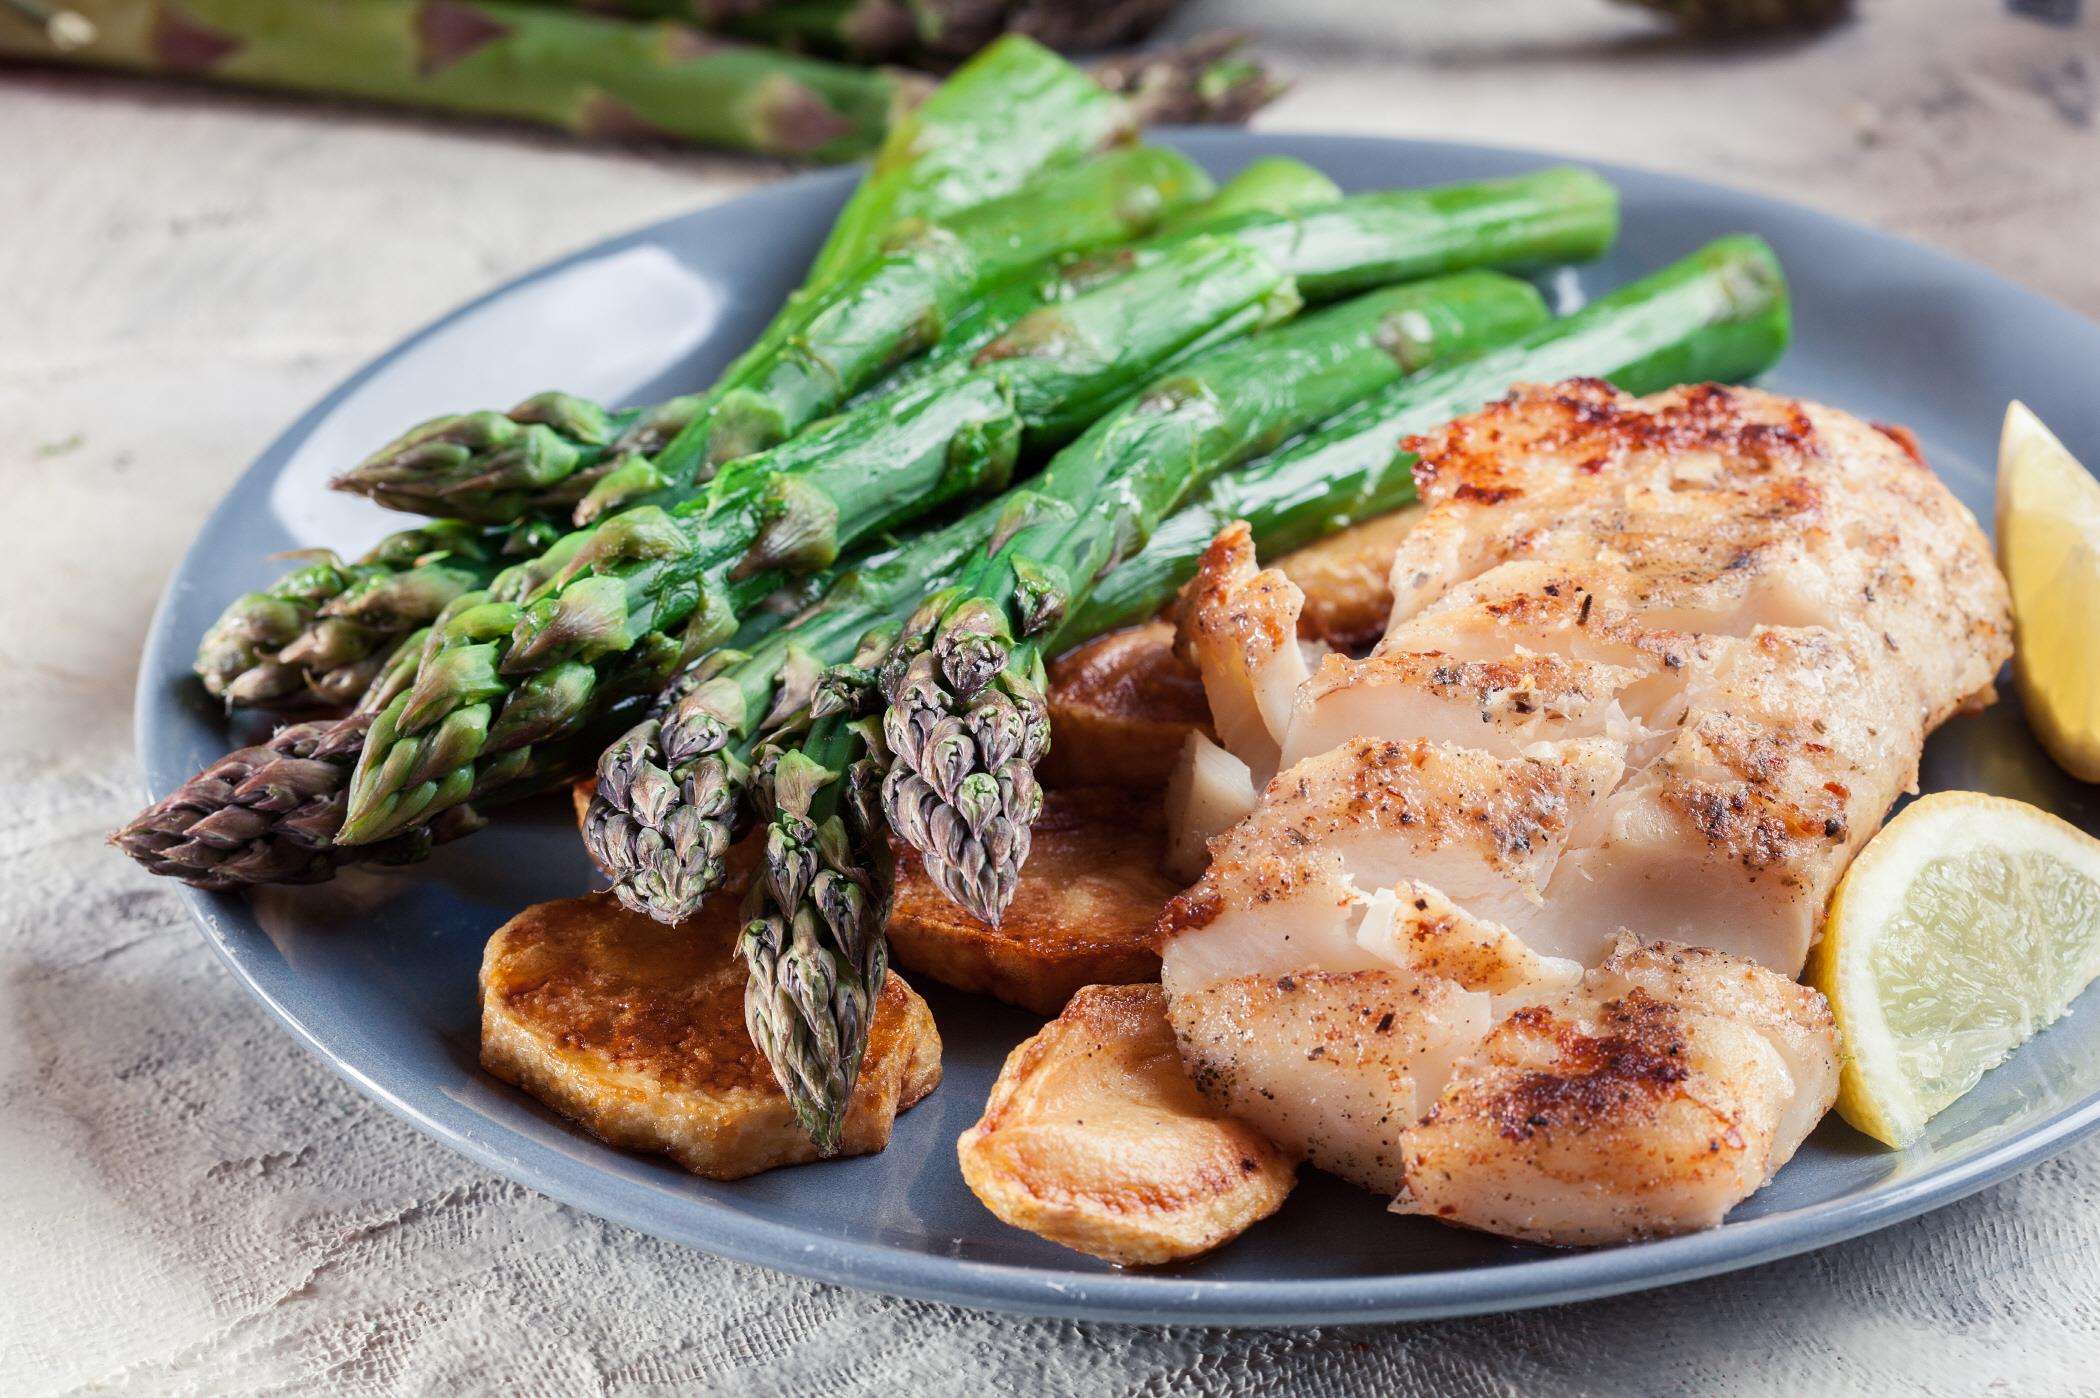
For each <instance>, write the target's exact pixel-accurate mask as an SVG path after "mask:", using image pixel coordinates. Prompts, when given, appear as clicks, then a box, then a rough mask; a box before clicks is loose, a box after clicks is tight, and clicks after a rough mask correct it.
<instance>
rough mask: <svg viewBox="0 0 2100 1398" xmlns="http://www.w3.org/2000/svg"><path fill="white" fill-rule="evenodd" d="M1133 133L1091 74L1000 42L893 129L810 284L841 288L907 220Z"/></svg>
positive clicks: (1016, 39)
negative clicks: (837, 283) (840, 283)
mask: <svg viewBox="0 0 2100 1398" xmlns="http://www.w3.org/2000/svg"><path fill="white" fill-rule="evenodd" d="M1134 130H1135V127H1134V125H1133V121H1132V116H1131V111H1130V109H1129V107H1128V106H1127V105H1126V104H1125V103H1123V102H1122V101H1121V100H1119V99H1118V98H1117V97H1116V96H1114V95H1113V94H1111V93H1110V92H1108V91H1107V90H1106V89H1104V88H1103V87H1102V86H1101V85H1100V84H1099V83H1097V82H1095V81H1094V80H1093V79H1092V78H1090V77H1088V76H1087V75H1086V74H1085V73H1082V72H1081V71H1079V69H1077V68H1075V67H1073V66H1072V65H1071V64H1069V63H1067V62H1065V61H1064V60H1063V59H1062V58H1059V57H1058V56H1057V55H1056V54H1054V53H1052V52H1050V50H1048V49H1046V48H1044V47H1043V46H1042V45H1041V44H1038V43H1036V42H1035V41H1034V40H1032V39H1024V38H1021V37H1020V36H1018V35H1014V36H1010V37H1008V38H1004V39H1001V40H999V41H998V42H997V43H995V44H992V45H990V46H989V47H987V48H986V49H984V50H983V51H982V52H981V53H979V54H978V55H977V56H976V57H974V58H972V59H971V60H970V61H969V62H968V63H965V64H964V65H963V66H962V67H961V68H958V69H957V70H956V71H955V73H954V75H953V76H952V77H950V78H949V79H948V80H947V81H946V82H944V83H942V84H941V85H940V86H939V87H938V88H936V89H934V91H933V93H932V95H931V96H929V97H927V98H926V99H925V101H923V102H921V103H920V104H919V105H918V106H917V107H916V108H915V109H913V110H912V111H911V112H910V113H909V114H907V115H905V116H902V117H900V118H899V119H898V120H897V121H896V122H895V123H894V124H893V125H892V126H891V127H890V129H889V131H888V133H887V134H886V135H885V136H884V137H883V141H882V148H881V149H880V150H878V151H877V152H876V153H875V163H874V166H873V168H871V169H870V170H869V171H868V177H867V179H865V180H864V181H862V183H861V186H860V188H859V189H858V190H857V191H855V193H854V196H853V199H852V200H851V201H850V202H849V203H848V204H847V205H846V207H845V208H844V209H843V210H841V211H840V213H839V217H838V221H837V222H836V223H834V224H833V225H832V227H831V232H830V234H829V235H828V236H827V237H826V238H825V240H824V246H823V247H821V248H819V249H818V250H817V255H816V259H815V261H814V262H812V263H811V265H810V269H809V276H808V278H807V279H806V281H805V282H804V286H805V287H806V288H807V289H808V290H810V291H820V290H822V289H823V288H824V287H826V286H829V285H830V284H831V283H833V282H835V281H838V280H839V279H840V278H842V277H844V276H845V275H846V274H847V273H849V272H851V271H853V270H854V269H855V268H857V267H858V266H859V265H860V263H861V261H862V260H863V259H864V258H866V257H867V256H868V254H869V253H870V252H871V251H872V250H874V249H875V248H878V247H880V246H881V245H882V243H883V241H884V239H885V238H887V237H888V235H889V232H890V230H891V229H892V228H895V227H896V226H897V225H898V224H900V223H906V222H910V221H912V220H915V219H925V220H930V221H937V220H939V219H941V218H943V217H944V216H946V215H948V214H951V213H954V212H955V211H957V210H959V209H966V208H969V207H971V206H972V205H975V204H983V203H987V202H989V201H991V200H993V199H997V198H1001V197H1003V196H1005V195H1009V194H1014V193H1017V192H1019V191H1020V190H1021V188H1022V187H1023V186H1025V185H1026V184H1027V183H1028V182H1029V180H1031V179H1032V178H1034V177H1035V176H1036V174H1037V173H1038V172H1040V171H1044V170H1049V169H1054V168H1056V167H1058V166H1060V165H1069V164H1073V163H1075V162H1077V161H1079V160H1080V159H1082V158H1084V157H1085V156H1087V155H1090V154H1092V153H1093V152H1095V151H1099V150H1102V149H1105V148H1106V147H1108V146H1111V145H1114V144H1115V143H1116V142H1118V141H1121V140H1124V139H1127V138H1128V137H1129V136H1130V135H1131V134H1133V132H1134Z"/></svg>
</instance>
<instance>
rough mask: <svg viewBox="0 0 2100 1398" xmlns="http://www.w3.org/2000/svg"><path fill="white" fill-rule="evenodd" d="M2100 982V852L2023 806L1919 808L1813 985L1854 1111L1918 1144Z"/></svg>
mask: <svg viewBox="0 0 2100 1398" xmlns="http://www.w3.org/2000/svg"><path fill="white" fill-rule="evenodd" d="M2096 975H2100V840H2095V839H2094V838H2093V837H2092V836H2090V835H2087V834H2086V833H2085V832H2084V831H2082V830H2079V829H2078V828H2077V827H2076V826H2073V825H2069V824H2067V823H2065V822H2064V821H2061V820H2058V819H2057V818H2056V817H2055V816H2053V815H2050V814H2049V813H2048V812H2047V811H2041V810H2037V809H2035V808H2034V807H2033V806H2030V805H2027V804H2026V803H2024V802H2021V801H2008V800H2006V799H2005V798H2003V797H1999V796H1983V795H1979V794H1977V793H1975V792H1971V791H1949V792H1940V793H1936V794H1934V795H1931V796H1927V797H1925V798H1923V799H1922V800H1919V801H1916V802H1913V803H1912V804H1911V805H1910V806H1909V807H1907V808H1906V809H1905V810H1904V812H1903V813H1902V814H1901V815H1899V816H1897V817H1896V818H1895V819H1894V820H1892V821H1890V822H1889V823H1888V825H1887V827H1886V828H1885V829H1883V830H1882V832H1881V833H1880V834H1878V835H1876V836H1875V837H1874V838H1873V839H1872V840H1870V841H1869V842H1868V843H1867V847H1866V848H1865V849H1863V850H1861V851H1860V853H1859V857H1858V858H1857V859H1855V860H1853V861H1852V867H1851V868H1850V869H1848V870H1847V871H1846V873H1845V877H1844V880H1843V881H1842V882H1840V883H1839V884H1838V889H1837V894H1836V896H1835V897H1834V898H1833V899H1832V900H1831V904H1830V921H1829V923H1828V924H1827V925H1826V926H1825V928H1824V931H1823V940H1822V942H1821V944H1819V945H1818V946H1817V948H1816V953H1815V956H1814V958H1813V960H1812V961H1811V962H1810V965H1809V979H1810V981H1811V982H1813V983H1814V985H1815V986H1816V988H1817V989H1818V990H1821V991H1822V992H1823V994H1824V995H1825V996H1827V997H1828V998H1829V1000H1830V1008H1831V1010H1832V1011H1833V1012H1834V1013H1835V1014H1836V1016H1837V1023H1838V1028H1839V1030H1840V1031H1841V1032H1842V1033H1843V1034H1844V1045H1843V1053H1844V1057H1843V1068H1842V1071H1841V1074H1840V1078H1839V1084H1838V1099H1837V1109H1838V1114H1839V1115H1840V1116H1842V1117H1844V1118H1845V1120H1847V1121H1849V1122H1851V1123H1852V1124H1853V1125H1854V1126H1856V1127H1858V1128H1859V1129H1860V1130H1861V1131H1864V1132H1866V1133H1867V1134H1868V1135H1869V1136H1872V1137H1874V1138H1875V1139H1876V1140H1878V1141H1883V1142H1886V1143H1887V1144H1889V1145H1892V1146H1897V1147H1901V1146H1906V1145H1909V1144H1910V1143H1911V1142H1912V1141H1914V1140H1916V1139H1917V1138H1918V1136H1919V1134H1920V1133H1921V1132H1923V1131H1924V1129H1925V1123H1926V1122H1927V1121H1929V1120H1931V1119H1932V1117H1933V1116H1934V1115H1935V1114H1936V1113H1938V1112H1939V1111H1941V1110H1942V1109H1944V1108H1945V1107H1947V1106H1948V1105H1949V1104H1950V1103H1952V1102H1953V1101H1955V1100H1956V1099H1957V1098H1959V1097H1960V1096H1961V1095H1962V1094H1963V1093H1965V1092H1967V1091H1968V1090H1969V1089H1970V1088H1972V1087H1974V1086H1975V1085H1976V1082H1977V1080H1978V1079H1979V1078H1981V1077H1982V1076H1983V1075H1984V1074H1985V1073H1986V1072H1988V1071H1990V1069H1992V1068H1994V1067H1996V1066H1997V1065H1998V1064H2000V1063H2002V1062H2004V1061H2005V1059H2006V1057H2007V1056H2008V1055H2009V1054H2011V1053H2012V1051H2013V1050H2014V1049H2016V1048H2018V1047H2019V1046H2020V1045H2021V1044H2023V1043H2025V1042H2027V1040H2028V1039H2030V1038H2032V1037H2033V1036H2034V1035H2035V1034H2036V1033H2037V1032H2038V1031H2039V1030H2041V1029H2042V1028H2044V1027H2045V1026H2047V1025H2048V1024H2050V1023H2051V1022H2052V1021H2054V1020H2055V1019H2057V1018H2058V1017H2059V1016H2061V1015H2062V1014H2063V1012H2064V1011H2065V1010H2066V1009H2068V1008H2069V1007H2070V1004H2071V1001H2072V1000H2074V999H2076V998H2077V996H2078V993H2079V992H2080V991H2082V990H2084V989H2085V988H2086V986H2087V985H2088V984H2089V983H2091V981H2092V980H2093V978H2094V977H2095V976H2096Z"/></svg>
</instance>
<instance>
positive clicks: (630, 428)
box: [336, 157, 1340, 519]
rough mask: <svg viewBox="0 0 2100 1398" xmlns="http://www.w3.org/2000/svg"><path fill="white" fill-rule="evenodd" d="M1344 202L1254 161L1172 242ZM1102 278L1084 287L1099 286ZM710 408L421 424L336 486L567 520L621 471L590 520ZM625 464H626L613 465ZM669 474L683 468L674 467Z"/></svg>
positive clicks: (532, 410)
mask: <svg viewBox="0 0 2100 1398" xmlns="http://www.w3.org/2000/svg"><path fill="white" fill-rule="evenodd" d="M1339 193H1340V191H1339V190H1337V189H1336V188H1335V187H1334V184H1333V182H1332V181H1330V180H1328V179H1327V177H1326V176H1325V175H1322V174H1320V173H1319V172H1318V171H1316V170H1314V169H1312V168H1311V167H1310V166H1307V165H1303V164H1301V163H1300V162H1298V161H1295V160H1287V159H1283V158H1280V157H1278V158H1272V159H1267V160H1260V161H1256V162H1255V163H1254V164H1253V165H1250V166H1249V167H1248V168H1247V169H1246V170H1244V171H1242V172H1241V173H1240V174H1238V175H1236V176H1234V177H1233V179H1232V180H1230V181H1228V182H1227V183H1226V184H1225V185H1224V186H1223V187H1221V188H1220V189H1219V190H1218V192H1217V194H1216V195H1215V196H1214V197H1213V198H1212V199H1210V200H1209V201H1208V202H1206V203H1204V204H1201V205H1198V206H1196V208H1194V209H1192V210H1189V211H1186V212H1184V213H1182V214H1180V215H1178V216H1177V218H1176V220H1175V221H1174V224H1173V232H1174V235H1175V236H1174V238H1173V239H1172V240H1171V241H1175V242H1178V241H1181V240H1183V239H1185V238H1187V237H1189V236H1191V235H1193V234H1194V233H1196V232H1199V231H1201V229H1202V228H1203V227H1205V226H1207V225H1208V224H1214V223H1215V224H1220V225H1223V224H1225V223H1227V222H1228V221H1230V223H1231V226H1234V227H1245V226H1246V220H1245V218H1244V216H1245V215H1246V214H1248V213H1249V212H1251V211H1254V210H1266V211H1269V212H1271V213H1274V214H1276V215H1278V216H1284V215H1287V214H1289V213H1290V212H1291V211H1292V210H1294V209H1299V208H1304V207H1307V206H1309V205H1312V204H1321V203H1327V202H1330V201H1331V199H1333V198H1336V197H1339ZM1165 245H1166V244H1162V246H1165ZM1130 265H1131V266H1134V265H1135V263H1132V264H1130ZM1116 270H1118V271H1123V270H1127V268H1118V269H1116ZM1045 276H1047V277H1049V278H1051V279H1052V280H1055V278H1056V269H1055V268H1052V269H1050V270H1048V271H1047V272H1037V273H1031V275H1030V276H1029V277H1028V278H1024V279H1017V280H1016V281H1015V282H1011V283H1008V284H1007V285H1006V286H1005V287H1002V288H1001V289H1000V290H999V291H998V292H995V293H993V294H992V295H991V296H989V297H987V298H986V299H984V300H982V301H980V302H979V303H978V304H977V306H976V307H975V308H974V309H973V310H972V311H971V312H970V313H969V314H968V315H967V316H966V317H964V318H963V320H962V321H961V323H959V324H958V325H957V326H955V327H954V329H953V330H952V331H951V332H950V333H949V334H948V335H944V336H943V338H942V340H941V341H940V342H939V343H938V345H937V346H936V347H935V348H936V351H937V356H936V355H929V356H925V357H922V360H921V361H919V362H917V363H915V364H914V365H911V366H907V369H906V370H905V371H904V372H903V373H901V374H895V375H891V376H889V377H888V378H886V379H884V380H882V381H881V382H879V383H878V384H876V385H875V386H874V387H872V388H870V389H868V390H866V391H865V393H864V394H863V399H862V401H866V400H868V399H872V398H875V397H880V396H887V395H888V394H889V393H891V392H894V391H895V390H896V389H897V388H898V387H900V386H902V385H903V384H905V383H908V382H913V381H916V380H917V379H920V378H924V377H926V376H927V375H928V374H929V373H932V372H935V371H936V370H938V371H941V372H949V371H952V369H953V366H954V365H956V364H958V363H961V362H964V361H967V360H968V359H970V358H972V357H974V356H975V355H976V354H977V352H978V351H980V350H982V349H983V348H984V347H985V345H986V344H988V343H990V342H991V341H992V340H993V339H994V338H996V337H997V336H999V335H1001V334H1004V333H1005V332H1006V331H1007V330H1008V329H1009V328H1010V327H1011V326H1012V325H1013V324H1014V322H1015V321H1018V320H1019V319H1020V318H1021V317H1022V316H1024V315H1026V314H1027V313H1028V312H1030V311H1032V310H1035V309H1036V308H1037V307H1039V306H1040V305H1042V304H1043V303H1044V302H1045V301H1046V300H1051V299H1057V298H1056V296H1054V295H1052V294H1050V288H1049V287H1048V286H1047V285H1044V284H1043V283H1042V282H1041V281H1040V278H1042V277H1045ZM1106 279H1107V278H1106V277H1105V276H1098V275H1096V276H1090V277H1089V278H1088V279H1087V280H1088V281H1090V282H1092V283H1094V284H1098V283H1100V282H1102V281H1105V280H1106ZM1078 280H1079V279H1078V278H1076V277H1075V278H1074V279H1072V282H1071V283H1070V284H1069V285H1068V286H1067V288H1066V290H1067V292H1068V293H1069V292H1072V291H1076V290H1078V289H1079V288H1078ZM920 364H924V365H925V366H926V367H924V368H921V367H919V365H920ZM703 405H704V399H703V398H702V397H701V396H699V395H688V396H686V397H682V398H676V399H672V400H671V401H670V402H668V403H663V404H659V405H657V406H655V407H652V408H644V409H629V410H627V411H626V412H622V413H613V412H610V411H608V410H606V409H605V408H602V407H600V406H598V405H597V404H595V403H592V402H590V401H588V400H586V399H582V398H578V397H576V396H574V395H572V394H566V393H543V394H539V395H537V396H535V397H533V398H529V399H527V400H525V402H523V403H520V404H519V405H518V406H517V407H515V408H513V409H511V410H510V411H509V412H508V413H493V412H476V413H464V414H458V415H455V416H451V417H443V418H437V419H434V420H432V421H430V422H427V423H424V424H422V425H421V426H419V427H417V428H414V429H412V430H411V431H409V432H408V433H406V434H404V435H403V436H402V437H401V438H400V439H399V440H398V441H395V442H392V443H389V444H388V445H387V446H385V447H383V448H381V449H380V450H379V451H377V452H375V453H373V454H372V455H371V456H370V457H368V458H366V460H365V461H364V462H363V463H362V464H361V465H359V466H358V467H357V468H356V469H355V470H353V471H351V472H349V473H348V474H346V475H345V476H343V477H342V478H341V479H340V480H338V481H337V482H336V484H337V485H338V486H339V487H341V488H345V489H349V490H353V491H356V492H357V493H359V494H364V495H368V496H370V497H371V498H372V499H374V500H376V501H377V502H379V503H380V504H382V505H386V506H389V507H391V508H393V509H400V510H413V511H418V512H421V513H425V514H469V515H472V516H473V517H474V518H477V519H505V518H509V517H511V516H513V515H515V514H520V513H525V512H534V513H547V514H553V513H556V512H565V511H568V510H570V509H572V508H573V507H574V505H575V503H576V502H577V500H578V499H579V498H580V497H581V496H582V494H583V492H584V491H585V490H586V489H588V487H589V486H590V485H591V484H592V483H593V482H594V481H595V480H596V479H597V478H599V477H600V476H602V475H604V474H606V473H607V472H608V471H612V472H614V473H616V474H617V473H620V472H622V471H625V474H624V475H622V477H621V479H620V480H619V481H616V482H615V483H614V484H613V485H612V486H609V487H608V488H607V490H606V492H605V495H604V496H602V497H601V501H600V502H598V504H594V507H593V510H592V514H593V515H594V516H596V515H601V514H604V513H610V512H611V509H610V505H609V504H608V503H607V502H608V501H609V500H610V499H612V498H615V497H617V498H620V499H623V500H628V501H630V502H631V501H632V500H633V499H637V498H641V499H646V498H649V496H650V495H652V494H654V493H656V491H655V489H654V488H655V487H656V486H658V485H659V484H660V483H661V482H662V481H663V479H664V469H663V467H661V466H658V465H655V464H650V463H647V458H649V457H651V456H654V455H655V454H656V453H658V452H659V451H661V450H663V448H664V447H665V446H667V445H668V444H669V442H670V440H671V439H672V438H673V437H675V436H677V435H678V432H679V431H680V430H681V429H682V428H683V427H685V426H686V424H687V423H689V422H691V421H692V419H693V418H694V416H695V415H696V414H697V413H698V412H699V410H700V409H701V408H702V407H703ZM637 458H638V459H639V460H635V459H637ZM623 462H627V463H630V465H629V466H625V467H623V466H619V465H616V464H615V463H623ZM672 469H673V470H674V471H675V470H676V469H677V467H676V464H675V463H672ZM601 505H602V506H604V507H603V508H600V506H601Z"/></svg>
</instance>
